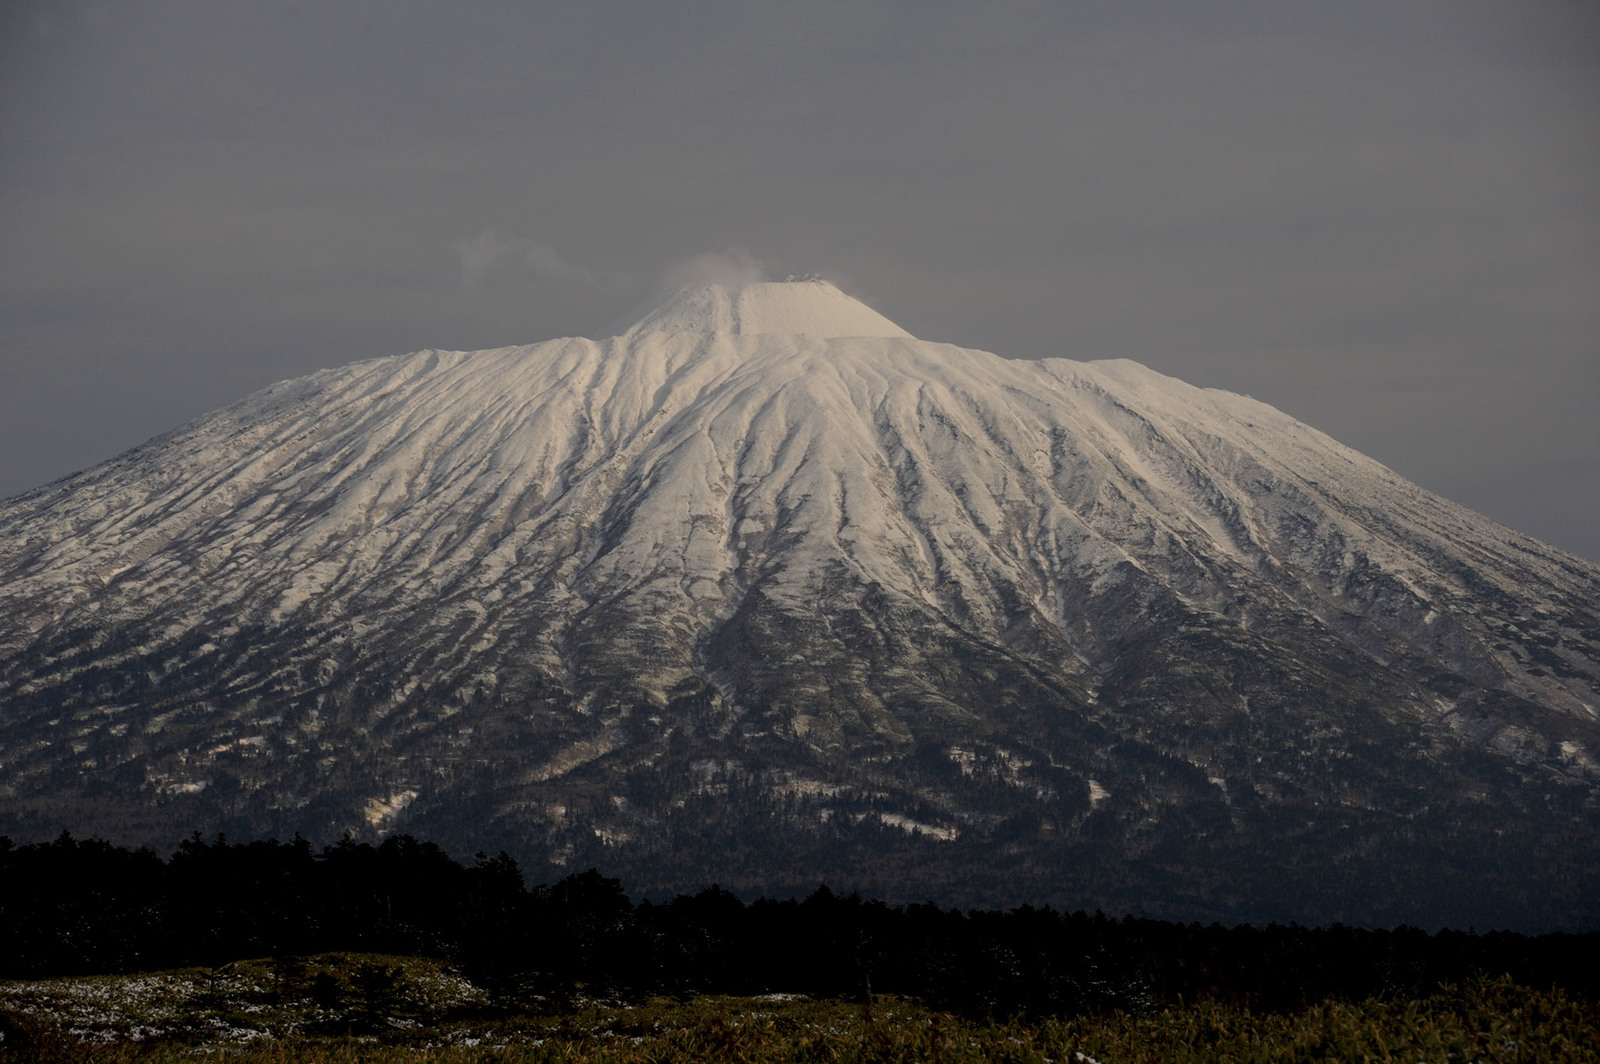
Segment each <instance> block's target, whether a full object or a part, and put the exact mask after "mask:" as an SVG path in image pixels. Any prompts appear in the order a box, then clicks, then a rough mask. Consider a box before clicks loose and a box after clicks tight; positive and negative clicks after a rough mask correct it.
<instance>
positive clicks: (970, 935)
mask: <svg viewBox="0 0 1600 1064" xmlns="http://www.w3.org/2000/svg"><path fill="white" fill-rule="evenodd" d="M1597 947H1600V932H1591V933H1587V934H1552V935H1540V936H1528V935H1521V934H1514V933H1510V932H1492V933H1487V934H1477V933H1473V932H1471V931H1440V932H1437V933H1434V934H1429V933H1427V932H1425V931H1423V930H1420V929H1417V928H1409V927H1401V928H1396V929H1392V930H1369V929H1357V928H1350V927H1342V926H1334V927H1327V928H1306V927H1300V926H1294V925H1290V926H1281V925H1269V926H1266V927H1252V926H1248V925H1242V926H1238V927H1233V928H1225V927H1222V926H1219V925H1215V924H1213V925H1211V926H1202V925H1199V924H1187V925H1185V924H1175V923H1168V922H1163V921H1156V920H1147V919H1138V918H1134V917H1124V918H1122V919H1112V918H1109V917H1106V916H1105V915H1103V914H1099V913H1096V914H1094V915H1089V914H1086V913H1083V912H1076V913H1063V912H1058V911H1055V910H1052V909H1048V908H1044V909H1038V908H1032V907H1029V906H1022V907H1020V908H1016V909H1012V910H1010V911H1008V912H999V911H982V910H973V911H968V912H959V911H956V910H944V909H940V908H938V907H936V906H932V905H909V906H900V907H891V906H888V905H885V904H884V903H882V902H877V901H870V900H866V899H863V898H861V897H860V896H858V895H854V894H852V895H848V896H840V895H837V894H835V893H834V892H832V891H830V890H829V889H828V888H827V887H826V886H822V887H819V888H818V889H817V890H816V891H815V892H814V893H812V894H811V895H810V896H809V897H807V898H805V899H804V900H793V899H791V900H772V899H766V898H763V899H760V900H757V901H754V902H750V903H747V902H745V901H743V900H742V899H740V898H739V897H737V896H735V895H734V894H731V893H729V892H728V891H725V890H722V889H719V888H717V887H715V886H713V887H710V888H708V889H706V890H703V891H701V892H700V893H698V894H695V895H692V896H686V895H680V896H677V897H675V898H672V899H671V900H670V901H663V902H660V903H655V902H651V901H642V902H639V903H635V902H633V901H632V900H631V899H630V898H629V897H628V896H627V894H626V893H625V892H624V890H623V887H622V884H621V883H620V882H619V881H618V880H616V879H611V878H607V877H606V876H603V875H601V874H600V873H599V872H597V871H595V870H590V871H588V872H584V873H582V874H579V875H570V876H567V877H566V878H563V879H561V880H559V881H557V882H555V883H553V884H550V885H539V886H529V885H528V884H527V883H526V882H525V879H524V876H523V874H522V871H521V870H520V869H519V868H518V866H517V864H516V862H515V861H514V860H512V858H511V857H509V856H508V855H506V854H505V853H503V852H502V853H500V854H498V855H496V856H492V857H491V856H488V855H485V854H478V855H477V856H476V857H475V859H474V860H473V861H472V862H470V863H468V864H462V863H460V862H457V861H455V860H453V859H452V858H451V857H450V856H449V855H447V854H446V853H445V852H444V851H443V850H441V849H440V848H439V847H438V846H436V845H434V844H432V843H429V842H419V841H418V840H416V839H414V838H411V837H409V836H396V837H393V838H390V839H387V840H386V841H384V842H383V843H382V844H380V845H377V846H374V845H371V844H368V843H362V842H356V841H354V840H353V839H351V838H349V837H346V838H344V839H341V840H340V841H339V842H337V843H334V844H332V845H328V846H323V847H321V848H320V849H317V848H314V847H313V846H312V845H311V844H310V843H309V842H307V841H306V840H304V839H301V838H295V839H294V840H293V841H290V842H278V841H275V840H269V841H255V842H245V843H233V842H229V841H227V840H226V839H225V838H224V837H222V836H217V837H216V838H215V839H211V840H206V839H203V838H201V837H200V836H199V835H198V834H197V835H195V836H193V837H191V838H190V839H188V840H187V841H185V842H183V843H182V844H181V845H180V846H179V848H178V850H177V852H175V853H174V854H172V855H171V857H170V858H169V859H166V860H163V859H162V858H161V857H160V856H158V855H157V854H155V853H154V852H152V851H150V850H148V849H140V850H130V849H127V848H124V847H120V846H116V845H113V844H111V843H108V842H104V841H99V840H87V841H85V840H79V839H75V838H73V837H72V836H70V835H67V834H63V835H62V836H61V837H60V838H58V839H56V840H55V841H53V842H47V843H37V844H32V845H25V846H17V845H15V844H14V843H13V842H12V841H11V840H10V839H4V838H0V976H5V977H32V976H52V975H74V974H88V973H113V972H131V971H148V970H155V969H161V968H171V967H180V966H189V965H218V964H222V963H225V962H228V961H232V960H238V959H242V958H247V957H274V958H278V959H279V963H280V965H281V966H283V967H285V968H286V970H292V969H293V968H294V966H295V965H296V964H297V963H298V958H302V957H304V956H306V955H308V954H314V953H321V952H329V951H339V950H348V951H362V952H369V953H387V954H408V955H419V956H431V957H440V958H446V959H448V960H450V961H452V962H454V963H455V964H457V965H458V966H459V967H460V968H461V970H462V972H463V973H464V974H465V975H467V976H468V977H469V978H470V979H472V980H473V981H474V982H477V983H478V984H480V985H482V986H484V987H486V988H488V989H489V990H490V991H491V992H493V993H494V994H495V995H497V997H499V998H502V999H522V1000H528V999H531V998H534V997H537V998H539V999H541V1000H545V1001H547V1002H556V1003H559V1002H561V1001H564V1000H570V999H571V998H572V996H573V995H574V994H576V993H578V992H580V991H581V992H583V993H586V994H591V995H595V994H599V995H611V996H621V997H635V996H642V995H647V994H676V995H688V994H694V993H702V992H718V993H733V994H755V993H767V992H778V991H783V992H798V993H808V994H816V995H830V996H861V995H865V994H870V993H894V994H904V995H909V996H914V997H917V998H919V999H921V1000H923V1001H926V1002H927V1003H929V1004H930V1005H933V1006H936V1007H943V1008H950V1009H955V1010H959V1011H962V1012H965V1013H968V1014H975V1015H994V1014H1014V1013H1018V1012H1026V1013H1032V1014H1037V1015H1043V1014H1070V1013H1076V1012H1083V1011H1091V1010H1098V1009H1107V1008H1128V1009H1144V1008H1154V1007H1158V1006H1159V1005H1161V1004H1162V1003H1165V1002H1172V1001H1176V1000H1178V999H1179V998H1180V997H1181V998H1182V999H1183V1000H1187V1001H1194V1000H1197V999H1200V998H1203V997H1214V998H1220V999H1223V1000H1227V1001H1232V1002H1241V1003H1249V1004H1251V1005H1253V1006H1256V1007H1260V1008H1273V1009H1288V1008H1298V1007H1301V1006H1303V1005H1305V1004H1306V1003H1308V1002H1313V1001H1318V1000H1322V999H1326V998H1329V997H1333V998H1348V999H1358V998H1362V997H1367V996H1372V995H1392V994H1409V993H1417V992H1426V991H1429V990H1432V989H1433V988H1435V987H1437V986H1439V985H1441V984H1445V983H1450V982H1456V981H1460V980H1462V979H1466V978H1469V977H1471V976H1472V975H1474V974H1477V973H1484V974H1488V975H1501V974H1508V975H1510V976H1511V977H1512V978H1514V979H1516V980H1517V981H1518V982H1521V983H1525V984H1528V985H1531V986H1537V987H1547V986H1551V985H1556V986H1560V987H1562V988H1564V989H1566V990H1569V991H1573V992H1577V993H1582V994H1588V995H1592V994H1594V993H1596V992H1597V991H1600V976H1597V974H1596V972H1595V969H1594V966H1593V964H1592V958H1593V957H1594V955H1595V952H1596V949H1597Z"/></svg>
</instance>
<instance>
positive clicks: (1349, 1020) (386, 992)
mask: <svg viewBox="0 0 1600 1064" xmlns="http://www.w3.org/2000/svg"><path fill="white" fill-rule="evenodd" d="M0 1010H3V1017H0V1030H3V1032H4V1034H5V1038H4V1040H3V1041H0V1060H4V1061H11V1060H16V1061H24V1060H25V1061H29V1062H33V1064H82V1062H88V1061H100V1062H105V1064H122V1062H128V1064H133V1062H140V1064H156V1062H165V1061H172V1062H177V1061H201V1060H205V1061H218V1060H225V1061H237V1062H239V1064H268V1062H272V1064H282V1062H289V1061H295V1062H307V1064H369V1062H370V1064H380V1062H424V1061H426V1062H440V1064H446V1062H449V1064H476V1062H485V1064H487V1062H490V1061H495V1062H523V1061H526V1062H530V1064H531V1062H542V1061H552V1062H554V1061H564V1062H574V1064H577V1062H583V1064H588V1062H593V1064H610V1062H617V1064H621V1062H630V1064H631V1062H639V1064H669V1062H680V1061H681V1062H686V1064H687V1062H700V1061H708V1062H709V1061H740V1062H750V1064H756V1062H761V1064H765V1062H774V1064H776V1062H780V1061H782V1062H789V1061H816V1062H824V1061H826V1062H853V1061H861V1062H867V1061H873V1062H879V1061H881V1062H889V1061H930V1062H936V1064H966V1062H977V1061H985V1062H991V1061H1007V1062H1018V1064H1020V1062H1039V1064H1043V1062H1051V1064H1090V1062H1096V1064H1156V1062H1161V1064H1183V1062H1189V1061H1195V1062H1199V1061H1219V1062H1220V1061H1227V1062H1234V1061H1261V1062H1267V1061H1325V1060H1340V1061H1344V1060H1348V1061H1394V1062H1401V1061H1403V1062H1406V1064H1415V1062H1417V1061H1427V1062H1433V1061H1438V1062H1452V1064H1456V1062H1470V1061H1485V1062H1499V1061H1506V1062H1510V1061H1517V1062H1524V1061H1596V1062H1600V1008H1597V1007H1596V1005H1595V1004H1594V1003H1590V1002H1586V1001H1577V1000H1573V999H1571V998H1569V997H1566V996H1564V995H1563V994H1561V993H1559V992H1548V991H1537V990H1533V989H1529V988H1527V987H1521V986H1517V985H1515V984H1512V983H1510V982H1508V981H1505V980H1491V979H1482V980H1477V981H1474V982H1471V983H1468V984H1465V985H1463V986H1459V987H1453V988H1449V989H1447V990H1444V991H1441V992H1440V993H1437V994H1435V995H1432V996H1429V997H1425V998H1420V999H1409V1000H1389V1001H1385V1000H1368V1001H1363V1002H1351V1003H1342V1002H1326V1003H1323V1004H1321V1005H1318V1006H1315V1007H1312V1008H1309V1009H1306V1010H1304V1011H1301V1012H1297V1013H1293V1014H1273V1013H1260V1012H1253V1011H1251V1010H1249V1009H1247V1008H1243V1007H1239V1006H1230V1005H1226V1004H1222V1003H1217V1002H1200V1003H1195V1004H1179V1005H1175V1006H1173V1007H1170V1008H1167V1009H1165V1010H1161V1011H1153V1012H1151V1013H1150V1014H1148V1015H1128V1014H1125V1013H1113V1014H1110V1015H1104V1016H1086V1017H1077V1018H1072V1019H1050V1018H1041V1019H1036V1020H1035V1019H1028V1018H1020V1019H1014V1020H1009V1021H1005V1022H988V1021H970V1020H966V1019H962V1018H960V1017H956V1016H952V1015H950V1014H947V1013H938V1012H933V1011H930V1010H928V1009H925V1008H923V1007H921V1006H919V1005H917V1004H915V1003H912V1002H907V1001H902V1000H897V999H893V998H878V999H876V1000H875V1001H873V1002H872V1004H871V1005H870V1006H866V1005H863V1004H862V1003H860V1002H841V1001H813V1000H808V999H801V998H793V997H786V996H782V995H776V996H772V997H766V998H727V997H715V996H704V997H698V998H693V999H690V1000H688V1001H674V1000H671V999H651V1000H648V1001H643V1002H636V1003H617V1002H596V1001H586V1000H584V999H582V998H579V999H577V1000H575V1001H565V1002H563V1003H562V1007H561V1008H560V1009H554V1008H552V1006H551V1003H550V1002H548V1001H545V1002H542V1003H541V1002H539V1001H536V1000H527V1001H526V1002H525V1004H524V1005H523V1006H521V1007H516V1006H511V1007H508V1006H506V1005H505V1004H503V1003H495V1002H491V1001H490V1000H489V999H488V997H487V996H486V995H484V994H483V993H482V992H481V991H479V990H478V989H476V988H474V987H473V986H471V985H470V984H469V983H467V982H466V981H465V980H463V979H461V978H460V976H458V975H456V974H454V973H453V972H451V971H450V970H449V969H448V968H446V967H445V966H443V965H441V964H439V963H438V962H434V961H426V960H418V959H415V958H397V957H375V956H366V955H352V954H335V955H328V956H323V957H312V958H306V959H305V960H304V962H303V963H300V962H294V963H288V964H285V963H283V962H278V963H276V964H274V963H273V962H269V961H251V962H241V963H239V964H233V965H228V966H226V967H224V968H219V969H214V970H207V969H190V970H184V971H177V972H163V973H155V974H147V975H139V976H115V977H113V976H106V977H99V978H93V979H83V978H78V979H55V980H39V981H32V982H9V983H0Z"/></svg>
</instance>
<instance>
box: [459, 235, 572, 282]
mask: <svg viewBox="0 0 1600 1064" xmlns="http://www.w3.org/2000/svg"><path fill="white" fill-rule="evenodd" d="M454 247H455V252H456V255H457V256H458V257H459V258H460V260H461V284H462V286H463V287H466V288H482V287H483V286H484V285H485V284H487V283H488V282H489V280H490V279H491V277H493V276H494V275H496V274H502V273H508V272H521V271H531V272H532V273H533V274H534V275H535V276H537V277H541V278H545V279H547V280H557V281H581V282H582V283H584V284H588V285H593V284H597V283H598V282H597V281H596V280H595V277H594V275H593V274H591V273H590V272H589V271H588V270H585V269H583V268H581V267H578V266H574V265H572V264H571V263H570V262H568V261H567V260H565V259H563V258H562V257H561V256H560V255H559V254H558V253H557V252H556V250H555V249H554V248H552V247H550V245H548V244H541V243H538V242H537V241H534V240H530V239H528V238H527V237H521V236H507V235H506V234H504V233H501V232H498V231H497V230H493V229H486V230H484V231H483V232H481V233H479V234H478V235H477V236H475V237H472V238H470V239H462V240H457V241H456V242H455V244H454Z"/></svg>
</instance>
